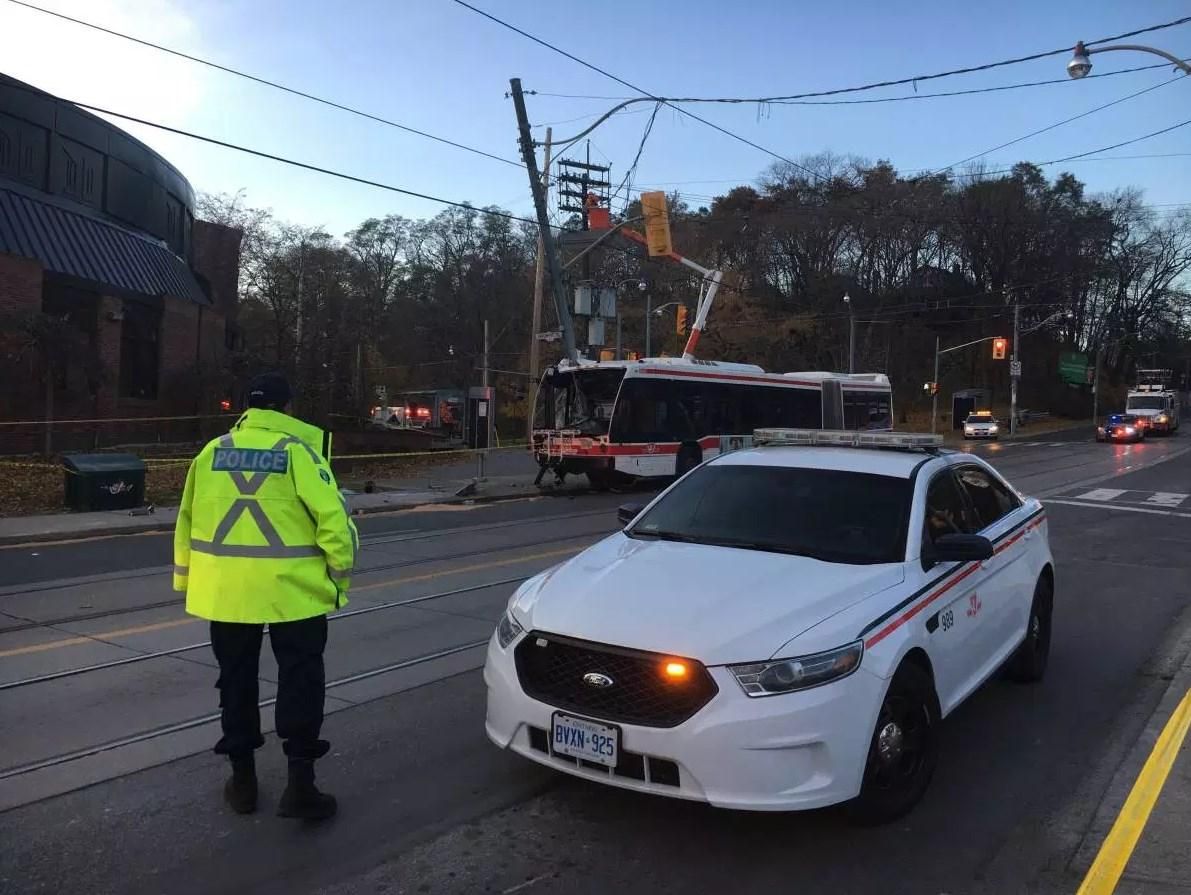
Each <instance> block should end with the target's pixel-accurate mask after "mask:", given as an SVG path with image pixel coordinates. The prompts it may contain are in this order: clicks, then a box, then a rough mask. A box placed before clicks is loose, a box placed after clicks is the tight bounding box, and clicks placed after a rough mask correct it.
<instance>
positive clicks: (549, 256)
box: [509, 78, 578, 361]
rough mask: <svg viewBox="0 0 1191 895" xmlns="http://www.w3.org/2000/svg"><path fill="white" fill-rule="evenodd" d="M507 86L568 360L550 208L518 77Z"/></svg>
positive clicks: (568, 332)
mask: <svg viewBox="0 0 1191 895" xmlns="http://www.w3.org/2000/svg"><path fill="white" fill-rule="evenodd" d="M509 87H510V88H511V90H512V93H513V107H514V108H515V109H516V112H517V128H518V130H519V132H520V142H521V160H522V161H523V162H525V167H526V169H527V170H528V171H529V188H530V191H531V192H532V193H533V205H534V211H535V212H537V218H538V237H539V238H540V239H541V240H542V254H543V255H545V257H546V266H547V269H548V270H549V271H550V287H551V290H552V291H553V293H554V307H555V309H556V310H557V311H558V324H559V328H560V329H561V330H562V344H563V350H564V351H565V352H566V356H567V359H568V360H571V361H574V360H577V359H578V353H577V352H576V350H575V327H574V325H573V324H572V322H571V312H570V308H568V307H567V293H566V285H565V284H564V283H563V280H562V268H561V266H560V265H559V263H558V252H557V250H556V248H555V245H554V233H553V232H552V231H551V230H550V212H549V210H548V209H547V208H546V193H545V190H544V189H543V188H542V178H541V175H540V174H539V173H538V159H537V155H536V154H535V153H534V148H533V137H532V136H531V135H530V131H529V115H528V113H527V112H526V111H525V94H524V93H523V92H522V90H521V79H520V78H512V79H510V81H509Z"/></svg>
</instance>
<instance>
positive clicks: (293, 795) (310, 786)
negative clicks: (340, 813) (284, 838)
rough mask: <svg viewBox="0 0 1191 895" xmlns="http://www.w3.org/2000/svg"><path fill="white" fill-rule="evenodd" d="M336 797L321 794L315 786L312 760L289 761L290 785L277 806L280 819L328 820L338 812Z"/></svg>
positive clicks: (295, 759) (296, 759) (297, 759)
mask: <svg viewBox="0 0 1191 895" xmlns="http://www.w3.org/2000/svg"><path fill="white" fill-rule="evenodd" d="M338 808H339V805H338V803H337V802H336V801H335V797H334V796H332V795H327V794H326V793H324V792H319V790H318V787H317V786H315V785H314V762H313V761H312V760H310V759H302V758H291V759H290V760H289V783H288V784H287V785H286V787H285V792H283V793H282V794H281V802H280V803H278V805H277V816H278V817H297V818H300V819H301V820H326V819H327V818H328V817H331V816H332V815H334V814H335V812H336V811H337V810H338Z"/></svg>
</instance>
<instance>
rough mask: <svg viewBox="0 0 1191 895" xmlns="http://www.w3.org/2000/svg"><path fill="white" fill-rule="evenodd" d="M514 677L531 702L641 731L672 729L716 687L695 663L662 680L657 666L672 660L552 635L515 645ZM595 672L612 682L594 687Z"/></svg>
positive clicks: (531, 636) (535, 634)
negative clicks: (590, 678)
mask: <svg viewBox="0 0 1191 895" xmlns="http://www.w3.org/2000/svg"><path fill="white" fill-rule="evenodd" d="M514 655H515V659H516V663H517V677H518V679H519V680H520V681H521V688H522V689H523V690H524V691H525V693H526V694H527V695H529V696H531V697H533V698H534V699H537V700H539V701H540V702H544V703H546V704H548V705H552V706H556V707H557V708H560V709H565V710H567V711H572V712H576V713H578V714H581V715H588V716H590V717H593V718H596V719H600V720H605V721H619V722H622V723H625V724H639V725H641V726H644V727H674V726H676V725H678V724H681V723H682V722H683V721H685V720H686V719H687V718H690V717H691V716H692V715H694V714H695V712H697V711H699V709H701V708H703V706H705V705H707V703H708V702H709V701H710V700H711V698H712V697H713V696H715V694H716V692H717V691H718V688H717V687H716V685H715V681H714V680H712V678H711V675H710V674H709V673H708V671H707V669H706V668H705V667H704V666H703V665H702V664H701V663H699V662H694V661H691V660H690V659H684V660H683V662H684V663H685V664H686V665H687V668H688V674H687V676H686V678H685V679H684V680H682V681H679V682H673V681H668V680H666V679H665V678H664V677H663V676H662V668H663V666H664V664H665V662H666V660H667V659H670V658H672V657H669V656H664V655H661V654H658V653H647V652H641V651H639V650H630V649H623V648H621V647H615V646H607V645H605V644H601V643H591V642H589V641H586V640H575V639H573V638H570V637H561V636H559V635H556V634H545V633H541V632H538V631H533V632H530V634H529V635H528V636H526V637H524V638H523V639H522V641H521V643H520V644H519V645H518V646H517V650H516V653H515V654H514ZM591 673H595V674H601V675H604V676H606V677H607V678H610V679H611V680H612V683H611V684H610V685H608V686H604V687H595V686H592V685H591V684H589V683H586V682H585V681H584V676H585V675H588V674H591Z"/></svg>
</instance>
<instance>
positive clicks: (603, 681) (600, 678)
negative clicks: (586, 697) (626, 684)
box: [583, 671, 613, 690]
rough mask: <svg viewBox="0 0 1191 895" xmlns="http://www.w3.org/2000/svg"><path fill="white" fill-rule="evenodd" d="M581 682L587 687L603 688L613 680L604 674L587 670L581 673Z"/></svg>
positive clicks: (608, 685)
mask: <svg viewBox="0 0 1191 895" xmlns="http://www.w3.org/2000/svg"><path fill="white" fill-rule="evenodd" d="M583 683H585V684H587V686H589V687H598V688H599V689H601V690H603V689H604V688H605V687H611V686H612V684H613V681H612V678H610V677H608V675H606V674H600V673H599V672H598V671H589V672H588V673H587V674H585V675H583Z"/></svg>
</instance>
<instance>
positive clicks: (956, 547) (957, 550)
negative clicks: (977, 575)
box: [922, 534, 995, 565]
mask: <svg viewBox="0 0 1191 895" xmlns="http://www.w3.org/2000/svg"><path fill="white" fill-rule="evenodd" d="M994 552H995V551H994V550H993V545H992V541H990V540H989V539H988V538H986V537H984V536H982V535H965V534H949V535H940V536H939V537H938V538H936V539H935V541H934V543H930V542H928V543H927V545H926V549H925V550H923V551H922V558H923V559H924V560H929V561H930V563H931V565H934V564H936V563H941V562H982V561H984V560H986V559H991V558H992V556H993V553H994Z"/></svg>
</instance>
